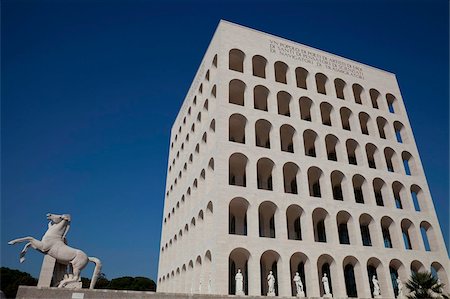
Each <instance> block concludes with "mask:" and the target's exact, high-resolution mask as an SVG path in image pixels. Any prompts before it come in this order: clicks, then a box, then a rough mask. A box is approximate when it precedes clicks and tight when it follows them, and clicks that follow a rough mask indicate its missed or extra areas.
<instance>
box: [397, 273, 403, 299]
mask: <svg viewBox="0 0 450 299" xmlns="http://www.w3.org/2000/svg"><path fill="white" fill-rule="evenodd" d="M395 281H396V282H397V287H398V295H397V299H404V298H405V295H403V283H402V281H401V280H400V278H399V277H397V279H396V280H395Z"/></svg>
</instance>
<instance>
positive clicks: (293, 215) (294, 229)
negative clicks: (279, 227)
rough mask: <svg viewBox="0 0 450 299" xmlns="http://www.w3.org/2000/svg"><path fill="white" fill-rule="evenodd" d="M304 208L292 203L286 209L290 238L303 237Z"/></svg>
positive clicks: (298, 238) (297, 238)
mask: <svg viewBox="0 0 450 299" xmlns="http://www.w3.org/2000/svg"><path fill="white" fill-rule="evenodd" d="M303 213H304V212H303V209H302V208H300V207H299V206H298V205H290V206H289V207H288V208H287V210H286V220H287V232H288V239H289V240H301V239H302V218H301V217H302V215H303Z"/></svg>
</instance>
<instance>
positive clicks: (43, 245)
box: [8, 214, 102, 289]
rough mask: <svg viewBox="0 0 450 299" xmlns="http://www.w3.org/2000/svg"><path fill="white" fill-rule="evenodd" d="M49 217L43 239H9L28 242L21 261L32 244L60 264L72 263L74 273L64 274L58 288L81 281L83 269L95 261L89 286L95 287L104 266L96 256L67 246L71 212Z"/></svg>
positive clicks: (21, 255)
mask: <svg viewBox="0 0 450 299" xmlns="http://www.w3.org/2000/svg"><path fill="white" fill-rule="evenodd" d="M47 219H48V220H50V222H49V223H48V229H47V232H46V233H45V234H44V236H43V237H42V240H41V241H39V240H36V239H35V238H33V237H24V238H19V239H15V240H12V241H9V242H8V244H10V245H13V244H16V243H22V242H28V243H27V244H26V245H25V247H24V248H23V249H22V251H21V252H20V262H21V263H23V262H24V261H25V254H26V253H27V250H28V247H30V246H31V247H32V248H34V249H35V250H38V251H40V252H42V253H43V254H48V255H49V256H51V257H53V258H54V259H56V261H57V262H58V263H59V264H63V265H70V266H71V267H68V268H72V273H69V274H67V275H65V276H64V279H63V280H62V281H61V282H60V283H59V284H58V288H64V287H71V286H70V284H73V283H76V282H80V281H81V276H80V272H81V270H83V269H84V268H85V267H86V265H87V264H88V262H94V263H95V269H94V274H93V276H92V280H91V285H90V287H89V288H90V289H93V288H94V286H95V283H96V282H97V278H98V276H99V274H100V271H101V267H102V264H101V262H100V260H99V259H98V258H95V257H88V256H87V255H86V254H85V253H84V252H83V251H81V250H79V249H75V248H72V247H69V246H67V242H66V234H67V232H68V230H69V227H70V219H71V218H70V215H69V214H63V215H56V214H47Z"/></svg>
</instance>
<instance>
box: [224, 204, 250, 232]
mask: <svg viewBox="0 0 450 299" xmlns="http://www.w3.org/2000/svg"><path fill="white" fill-rule="evenodd" d="M249 205H250V204H249V202H248V201H247V200H245V199H244V198H242V197H235V198H233V199H232V200H231V201H230V204H229V213H228V233H229V234H232V235H243V236H246V235H247V210H248V207H249Z"/></svg>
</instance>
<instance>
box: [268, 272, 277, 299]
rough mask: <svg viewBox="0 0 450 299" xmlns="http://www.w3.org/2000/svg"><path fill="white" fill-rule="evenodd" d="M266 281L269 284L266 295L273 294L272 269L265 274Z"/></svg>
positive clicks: (273, 279)
mask: <svg viewBox="0 0 450 299" xmlns="http://www.w3.org/2000/svg"><path fill="white" fill-rule="evenodd" d="M267 283H268V285H269V290H268V291H267V296H275V276H273V274H272V271H270V272H269V275H268V276H267Z"/></svg>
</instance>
